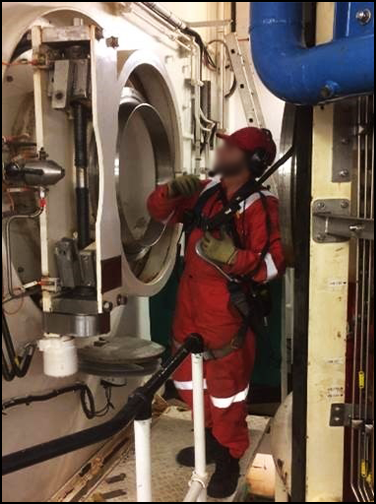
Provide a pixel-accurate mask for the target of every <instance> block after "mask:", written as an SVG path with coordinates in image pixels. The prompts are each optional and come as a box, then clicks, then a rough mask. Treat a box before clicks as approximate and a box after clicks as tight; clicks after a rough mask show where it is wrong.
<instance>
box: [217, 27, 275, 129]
mask: <svg viewBox="0 0 376 504" xmlns="http://www.w3.org/2000/svg"><path fill="white" fill-rule="evenodd" d="M225 39H226V44H227V46H228V49H229V56H230V60H231V65H232V69H233V71H234V74H235V78H236V81H237V83H238V90H239V94H240V99H241V102H242V105H243V109H244V114H245V117H246V120H247V123H248V125H255V126H257V127H258V128H265V121H264V115H263V113H262V109H261V104H260V100H259V98H258V95H257V89H256V82H255V71H254V68H253V64H252V61H251V58H250V50H249V40H248V39H239V38H238V36H237V34H236V32H231V33H229V34H227V35H226V36H225Z"/></svg>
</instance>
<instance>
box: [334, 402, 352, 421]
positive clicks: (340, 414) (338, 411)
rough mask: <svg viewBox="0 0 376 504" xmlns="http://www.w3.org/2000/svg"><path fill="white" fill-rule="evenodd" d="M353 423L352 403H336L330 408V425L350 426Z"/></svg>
mask: <svg viewBox="0 0 376 504" xmlns="http://www.w3.org/2000/svg"><path fill="white" fill-rule="evenodd" d="M351 423H352V405H351V404H348V403H334V404H332V405H331V408H330V421H329V425H330V427H350V426H351Z"/></svg>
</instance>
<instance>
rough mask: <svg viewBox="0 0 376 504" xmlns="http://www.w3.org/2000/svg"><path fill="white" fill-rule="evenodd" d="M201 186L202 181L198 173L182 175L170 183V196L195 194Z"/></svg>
mask: <svg viewBox="0 0 376 504" xmlns="http://www.w3.org/2000/svg"><path fill="white" fill-rule="evenodd" d="M200 188H201V182H200V179H199V178H198V177H196V175H181V176H180V177H177V178H176V179H174V180H172V181H171V182H170V183H169V184H168V195H169V197H170V198H176V197H177V196H185V197H189V196H193V195H194V194H195V193H196V192H197V191H198V190H199V189H200Z"/></svg>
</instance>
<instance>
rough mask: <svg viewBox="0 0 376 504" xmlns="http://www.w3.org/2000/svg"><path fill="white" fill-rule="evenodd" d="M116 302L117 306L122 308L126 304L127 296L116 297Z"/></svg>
mask: <svg viewBox="0 0 376 504" xmlns="http://www.w3.org/2000/svg"><path fill="white" fill-rule="evenodd" d="M116 302H117V305H118V306H124V305H126V304H127V303H128V298H127V296H123V295H122V294H119V295H118V297H117V298H116Z"/></svg>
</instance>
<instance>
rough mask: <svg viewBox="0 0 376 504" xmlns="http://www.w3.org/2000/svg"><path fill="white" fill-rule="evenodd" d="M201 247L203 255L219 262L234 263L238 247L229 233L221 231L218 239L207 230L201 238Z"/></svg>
mask: <svg viewBox="0 0 376 504" xmlns="http://www.w3.org/2000/svg"><path fill="white" fill-rule="evenodd" d="M201 249H202V252H203V254H204V255H205V257H207V258H208V259H210V260H211V261H214V262H216V263H220V264H228V265H230V264H234V262H235V261H236V254H237V252H238V249H237V248H236V247H235V245H234V242H233V239H232V238H231V236H230V235H229V234H227V233H226V232H224V231H221V237H220V238H219V239H217V238H214V236H213V235H212V234H211V233H209V232H208V231H207V232H206V233H205V234H204V237H203V238H202V240H201Z"/></svg>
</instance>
